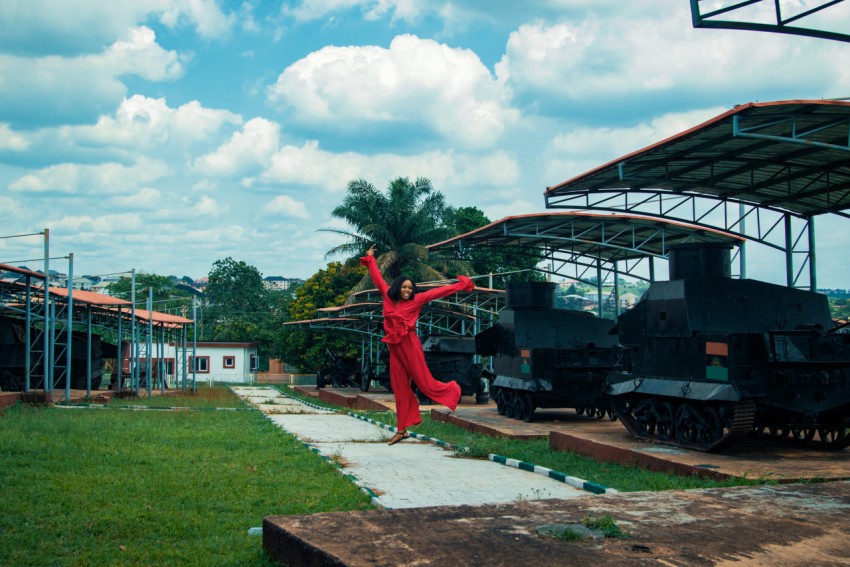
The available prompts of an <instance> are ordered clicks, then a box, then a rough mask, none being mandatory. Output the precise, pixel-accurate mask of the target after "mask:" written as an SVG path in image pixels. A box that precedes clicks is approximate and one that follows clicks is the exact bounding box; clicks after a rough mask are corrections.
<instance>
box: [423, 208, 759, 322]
mask: <svg viewBox="0 0 850 567" xmlns="http://www.w3.org/2000/svg"><path fill="white" fill-rule="evenodd" d="M685 242H725V243H729V244H732V245H734V246H738V245H740V244H742V243H743V238H741V237H739V236H736V235H732V234H729V233H725V232H721V231H719V230H716V229H711V228H701V227H697V226H693V225H686V224H682V223H678V222H673V221H666V220H661V219H657V218H652V217H640V216H635V215H612V214H609V215H602V214H594V213H585V212H579V213H574V212H570V213H538V214H531V215H518V216H512V217H505V218H503V219H501V220H498V221H496V222H492V223H490V224H488V225H486V226H483V227H481V228H479V229H477V230H473V231H471V232H468V233H466V234H462V235H460V236H456V237H454V238H451V239H449V240H446V241H443V242H439V243H436V244H431V245H430V246H427V247H426V248H427V250H428V255H429V257H436V258H448V257H451V258H456V259H457V258H460V259H467V258H465V257H464V256H465V254H467V253H468V252H470V251H471V250H473V249H478V248H482V247H486V248H488V249H494V250H500V251H509V252H514V253H522V252H526V251H534V252H536V253H539V252H541V251H542V252H543V255H542V258H541V262H546V264H547V266H548V267H538V270H539V271H541V272H544V273H548V274H556V275H561V276H564V275H566V274H565V269H566V268H568V267H572V268H574V272H573V273H572V274H571V277H572V278H573V279H575V280H577V281H581V282H585V283H589V284H592V285H595V286H596V288H597V298H598V305H599V310H600V311H599V314H600V316H602V306H603V301H602V285H601V284H602V283H603V282H604V281H606V279H608V277H610V276H612V275H613V277H614V281H615V286H614V294H615V298H617V297H618V295H619V294H618V292H617V285H616V282H617V280H618V279H619V276H620V275H626V276H630V277H634V278H638V279H643V280H649V281H652V280H654V279H655V259H656V258H661V259H666V258H667V250H668V247H669V246H670V245H673V244H680V243H685ZM589 274H592V275H590V276H589ZM593 277H595V281H593V279H591V278H593ZM615 300H616V299H615Z"/></svg>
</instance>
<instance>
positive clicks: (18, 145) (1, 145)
mask: <svg viewBox="0 0 850 567" xmlns="http://www.w3.org/2000/svg"><path fill="white" fill-rule="evenodd" d="M29 146H30V143H29V140H27V139H26V138H25V137H24V136H23V135H22V134H18V133H16V132H14V131H12V129H11V128H10V127H9V125H8V124H3V123H0V151H3V150H11V151H13V152H23V151H25V150H27V149H29Z"/></svg>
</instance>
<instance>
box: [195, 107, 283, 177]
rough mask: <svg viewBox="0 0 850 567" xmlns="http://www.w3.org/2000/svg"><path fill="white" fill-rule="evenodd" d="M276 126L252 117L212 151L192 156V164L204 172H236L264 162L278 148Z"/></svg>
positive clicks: (256, 168) (218, 173) (208, 173)
mask: <svg viewBox="0 0 850 567" xmlns="http://www.w3.org/2000/svg"><path fill="white" fill-rule="evenodd" d="M279 138H280V126H279V125H278V124H277V123H275V122H272V121H270V120H266V119H265V118H253V119H251V120H249V121H248V122H247V123H246V124H245V126H244V127H243V128H242V131H241V132H236V133H234V134H233V136H232V137H231V138H230V140H228V141H227V142H226V143H224V144H223V145H221V146H220V147H219V148H218V149H217V150H215V151H214V152H212V153H210V154H207V155H205V156H201V157H199V158H198V159H196V160H195V162H194V164H193V167H194V168H195V169H196V170H197V171H199V172H201V173H204V174H206V175H216V176H238V175H245V174H247V173H251V172H254V171H256V170H258V169H259V168H261V167H262V166H264V165H266V164H267V163H268V160H269V158H270V157H271V156H272V155H273V154H274V153H275V152H276V151H277V150H278V145H279Z"/></svg>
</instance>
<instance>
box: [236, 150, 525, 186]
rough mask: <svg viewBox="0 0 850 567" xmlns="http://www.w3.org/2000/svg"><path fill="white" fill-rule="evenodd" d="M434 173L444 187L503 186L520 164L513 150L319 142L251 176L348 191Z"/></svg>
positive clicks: (282, 155)
mask: <svg viewBox="0 0 850 567" xmlns="http://www.w3.org/2000/svg"><path fill="white" fill-rule="evenodd" d="M399 176H403V177H411V178H415V177H418V176H423V177H428V178H429V179H431V181H432V182H433V183H434V185H435V186H436V187H437V188H438V189H439V188H442V187H445V186H447V185H452V186H460V187H481V186H503V185H510V184H513V183H515V182H516V180H517V179H518V177H519V165H518V163H517V160H516V158H515V157H514V156H513V155H511V154H510V153H509V152H503V151H497V152H494V153H492V154H484V155H471V154H456V153H455V152H451V151H448V152H444V151H433V152H425V153H422V154H417V155H412V156H404V155H397V154H361V153H356V152H343V153H332V152H327V151H324V150H322V149H320V148H319V143H318V141H316V140H311V141H309V142H306V143H305V144H304V145H303V146H301V147H296V146H291V145H287V146H284V147H282V148H281V149H280V151H278V152H277V153H275V154H274V155H273V156H272V157H271V160H270V165H269V167H268V168H267V169H266V170H265V171H264V172H263V173H262V174H261V175H260V176H258V177H257V178H249V179H246V180H245V184H246V185H253V184H255V183H257V182H260V183H265V184H281V185H291V184H297V185H314V186H317V187H322V188H324V189H325V190H327V191H331V192H342V191H344V190H345V188H346V187H347V186H348V182H349V181H351V180H352V179H360V178H363V179H367V180H370V181H372V182H373V183H374V184H375V185H376V186H383V184H384V183H386V182H388V181H389V180H391V179H395V178H396V177H399Z"/></svg>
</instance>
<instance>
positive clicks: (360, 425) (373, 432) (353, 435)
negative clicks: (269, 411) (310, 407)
mask: <svg viewBox="0 0 850 567" xmlns="http://www.w3.org/2000/svg"><path fill="white" fill-rule="evenodd" d="M269 419H270V420H272V422H274V423H275V424H277V425H278V426H280V427H282V428H283V429H285V430H286V431H288V432H289V433H292V434H293V435H295V436H296V437H298V439H300V440H302V441H304V442H305V443H329V442H340V441H347V442H362V441H379V442H383V441H384V440H385V439H388V438H389V437H391V436H392V433H389V432H388V431H387V430H386V429H382V428H380V427H378V426H377V425H374V424H372V423H369V422H367V421H362V420H359V419H354V418H353V417H350V416H347V415H344V414H332V413H321V414H315V415H306V414H301V415H269Z"/></svg>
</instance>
